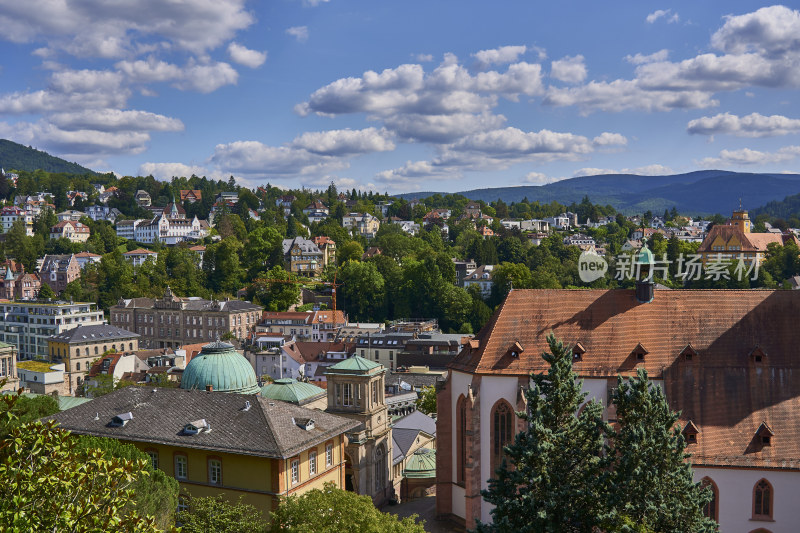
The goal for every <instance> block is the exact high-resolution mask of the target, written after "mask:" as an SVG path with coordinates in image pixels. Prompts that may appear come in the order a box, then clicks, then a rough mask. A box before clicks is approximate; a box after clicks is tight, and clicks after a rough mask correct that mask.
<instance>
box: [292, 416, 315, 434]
mask: <svg viewBox="0 0 800 533" xmlns="http://www.w3.org/2000/svg"><path fill="white" fill-rule="evenodd" d="M292 422H293V423H294V424H295V425H296V426H297V427H299V428H300V429H304V430H306V431H311V430H312V429H314V420H312V419H311V418H292Z"/></svg>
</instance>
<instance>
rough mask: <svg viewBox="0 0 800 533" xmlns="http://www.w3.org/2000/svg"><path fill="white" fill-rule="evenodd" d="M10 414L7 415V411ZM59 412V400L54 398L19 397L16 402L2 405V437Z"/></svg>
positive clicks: (0, 428)
mask: <svg viewBox="0 0 800 533" xmlns="http://www.w3.org/2000/svg"><path fill="white" fill-rule="evenodd" d="M9 410H10V411H11V412H10V413H6V412H7V411H9ZM58 411H59V408H58V400H56V399H55V398H53V397H52V396H45V395H42V396H32V397H29V396H19V397H18V398H17V399H16V401H15V402H13V403H12V402H3V403H0V437H5V436H6V435H8V433H9V432H10V431H11V430H12V429H13V428H15V427H18V426H21V425H23V424H27V423H30V422H33V421H35V420H38V419H40V418H43V417H45V416H50V415H54V414H56V413H57V412H58Z"/></svg>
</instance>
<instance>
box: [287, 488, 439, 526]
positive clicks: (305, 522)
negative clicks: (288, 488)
mask: <svg viewBox="0 0 800 533" xmlns="http://www.w3.org/2000/svg"><path fill="white" fill-rule="evenodd" d="M416 518H417V516H416V515H413V516H410V517H406V518H399V517H397V516H396V515H392V514H389V513H384V512H381V511H380V510H378V509H376V508H375V505H373V503H372V499H371V498H370V497H369V496H359V495H357V494H355V493H353V492H348V491H346V490H342V489H338V488H336V487H335V486H334V485H333V483H327V484H326V485H325V487H324V488H322V489H313V490H310V491H308V492H306V493H304V494H303V495H301V496H290V497H289V498H287V499H286V500H283V501H282V502H281V504H280V505H279V506H278V509H277V510H275V511H273V513H272V529H271V531H272V532H273V533H279V532H280V533H310V532H312V531H313V532H314V533H425V528H424V526H423V524H422V523H416V521H415V520H416Z"/></svg>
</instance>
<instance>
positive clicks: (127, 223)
mask: <svg viewBox="0 0 800 533" xmlns="http://www.w3.org/2000/svg"><path fill="white" fill-rule="evenodd" d="M146 222H147V220H145V219H143V218H138V219H136V220H120V221H118V222H117V224H116V226H115V228H116V230H117V237H119V238H121V239H128V240H129V241H135V240H136V228H137V227H139V225H140V224H142V223H146Z"/></svg>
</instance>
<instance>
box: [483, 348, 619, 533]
mask: <svg viewBox="0 0 800 533" xmlns="http://www.w3.org/2000/svg"><path fill="white" fill-rule="evenodd" d="M547 342H548V344H549V347H550V352H549V353H548V352H545V353H543V354H542V358H543V359H544V360H545V361H546V362H547V363H548V364H549V365H550V368H549V370H548V372H547V374H531V381H532V385H531V387H530V388H529V389H528V390H526V391H525V398H526V399H527V401H528V410H527V412H521V413H517V416H519V417H520V418H522V420H523V421H525V427H526V428H527V429H526V430H525V431H523V432H521V433H519V434H518V435H517V436H516V438H515V440H514V442H513V443H512V444H510V445H508V446H506V448H505V458H504V460H503V463H502V465H501V466H500V467H499V468H498V469H497V470H496V471H495V477H493V478H492V479H490V480H489V488H488V490H485V491H482V493H481V494H482V495H483V497H484V499H485V500H486V501H487V502H489V503H491V504H493V505H494V506H495V507H494V509H493V510H492V518H493V523H492V524H483V523H479V524H478V527H477V531H478V532H490V531H497V532H510V531H520V532H572V531H575V532H591V531H593V528H594V527H596V526H599V525H601V524H602V523H603V519H604V518H605V513H606V511H605V509H604V502H603V487H602V485H601V484H600V482H599V480H600V479H601V474H602V473H603V455H604V454H603V452H604V449H603V435H604V428H605V423H604V422H603V407H602V405H601V404H599V403H598V402H596V401H594V400H592V401H590V402H588V403H587V404H586V406H585V408H583V410H582V411H580V413H579V414H578V415H577V416H576V415H575V413H577V412H578V410H579V408H580V407H581V404H582V403H583V402H584V400H585V398H586V393H585V392H581V389H582V383H581V381H580V380H578V379H577V376H576V375H575V373H574V372H573V371H572V350H571V349H570V348H569V347H567V346H564V345H563V344H562V343H561V342H560V341H558V340H556V338H555V336H553V335H552V334H551V335H550V336H549V337H548V338H547Z"/></svg>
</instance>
